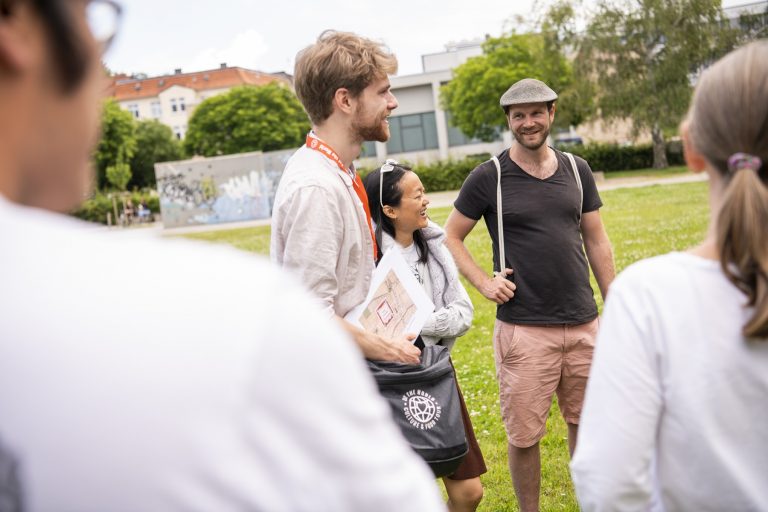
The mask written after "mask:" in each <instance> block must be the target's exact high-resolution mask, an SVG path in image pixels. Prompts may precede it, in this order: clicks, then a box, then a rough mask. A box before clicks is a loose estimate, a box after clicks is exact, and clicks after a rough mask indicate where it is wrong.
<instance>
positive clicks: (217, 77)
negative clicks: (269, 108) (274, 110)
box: [109, 67, 287, 101]
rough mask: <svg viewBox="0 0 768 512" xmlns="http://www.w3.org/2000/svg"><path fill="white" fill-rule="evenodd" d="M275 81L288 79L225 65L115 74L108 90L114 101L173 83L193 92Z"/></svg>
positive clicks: (152, 93) (154, 91) (137, 96)
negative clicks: (132, 75)
mask: <svg viewBox="0 0 768 512" xmlns="http://www.w3.org/2000/svg"><path fill="white" fill-rule="evenodd" d="M276 80H279V81H282V82H286V83H287V80H286V79H285V78H283V77H281V76H275V75H270V74H268V73H262V72H261V71H253V70H250V69H245V68H239V67H231V68H229V67H228V68H219V69H212V70H209V71H198V72H195V73H182V74H178V75H175V74H174V75H165V76H156V77H152V78H143V79H139V78H130V77H126V76H125V75H117V76H114V77H112V84H111V86H110V88H109V91H110V92H111V96H112V97H114V98H115V99H116V100H118V101H123V100H130V99H140V98H151V97H155V96H157V95H158V94H160V93H161V92H163V91H164V90H166V89H168V88H169V87H171V86H174V85H180V86H182V87H189V88H190V89H194V90H196V91H204V90H207V89H222V88H225V87H234V86H236V85H266V84H268V83H270V82H274V81H276Z"/></svg>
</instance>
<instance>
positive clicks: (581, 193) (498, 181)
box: [491, 153, 584, 272]
mask: <svg viewBox="0 0 768 512" xmlns="http://www.w3.org/2000/svg"><path fill="white" fill-rule="evenodd" d="M565 156H567V157H568V160H569V161H570V162H571V170H572V171H573V176H574V178H576V186H578V187H579V198H580V199H579V222H581V210H582V208H583V207H584V188H583V187H582V185H581V176H580V175H579V169H578V168H577V167H576V159H575V158H573V155H572V154H570V153H565ZM491 160H493V163H494V165H495V166H496V217H497V222H498V230H499V272H501V271H503V270H504V268H505V267H506V265H507V258H506V254H505V253H504V223H503V221H502V213H503V212H502V209H501V164H500V163H499V159H498V157H497V156H496V155H494V156H493V158H491Z"/></svg>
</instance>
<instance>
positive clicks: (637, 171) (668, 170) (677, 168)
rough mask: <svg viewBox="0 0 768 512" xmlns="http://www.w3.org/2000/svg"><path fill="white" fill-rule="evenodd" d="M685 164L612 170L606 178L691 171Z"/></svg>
mask: <svg viewBox="0 0 768 512" xmlns="http://www.w3.org/2000/svg"><path fill="white" fill-rule="evenodd" d="M690 172H691V171H689V170H688V168H687V167H685V166H684V165H680V166H675V167H667V168H666V169H652V168H648V169H633V170H631V171H610V172H606V173H605V179H606V180H607V181H611V180H612V179H616V178H666V177H668V176H675V175H681V174H686V173H690Z"/></svg>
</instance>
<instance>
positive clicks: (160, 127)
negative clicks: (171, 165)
mask: <svg viewBox="0 0 768 512" xmlns="http://www.w3.org/2000/svg"><path fill="white" fill-rule="evenodd" d="M136 147H137V151H136V154H134V155H133V158H132V159H131V161H130V164H131V172H132V173H133V177H132V178H131V181H130V183H129V185H130V186H131V187H132V188H144V187H154V186H155V183H156V182H155V163H157V162H170V161H173V160H180V159H181V158H182V157H183V152H182V148H181V143H180V142H179V141H178V139H176V137H175V136H174V134H173V131H172V130H171V129H170V128H169V127H167V126H166V125H164V124H162V123H161V122H159V121H157V120H155V119H151V120H146V121H139V122H138V123H137V125H136Z"/></svg>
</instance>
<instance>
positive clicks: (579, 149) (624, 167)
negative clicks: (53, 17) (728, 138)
mask: <svg viewBox="0 0 768 512" xmlns="http://www.w3.org/2000/svg"><path fill="white" fill-rule="evenodd" d="M560 149H562V150H563V151H570V152H572V153H573V154H575V155H579V156H580V157H582V158H583V159H584V160H586V161H587V162H589V165H590V166H591V167H592V170H593V171H603V172H611V171H631V170H633V169H647V168H649V167H653V146H651V145H650V144H643V145H639V146H618V145H616V144H589V145H587V146H562V147H561V148H560ZM667 160H668V161H669V165H683V163H684V162H683V154H682V152H680V151H679V149H678V147H677V146H676V145H674V144H669V145H667Z"/></svg>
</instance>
